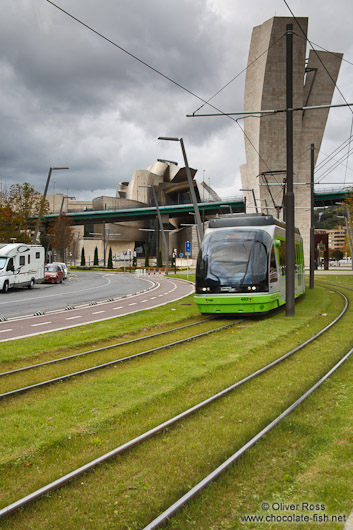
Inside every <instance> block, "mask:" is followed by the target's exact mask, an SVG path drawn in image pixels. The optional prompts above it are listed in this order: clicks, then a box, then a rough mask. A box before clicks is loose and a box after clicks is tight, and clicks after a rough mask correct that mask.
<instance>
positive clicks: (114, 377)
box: [0, 275, 353, 530]
mask: <svg viewBox="0 0 353 530" xmlns="http://www.w3.org/2000/svg"><path fill="white" fill-rule="evenodd" d="M319 281H320V282H321V281H328V282H333V283H337V284H341V285H346V286H347V287H348V286H349V287H353V276H350V277H349V276H341V275H339V277H338V278H337V279H336V278H334V277H333V276H329V277H327V278H326V277H324V276H320V279H317V283H316V288H315V290H311V291H310V290H307V293H306V295H305V296H303V297H302V298H301V299H300V300H298V302H297V304H296V315H295V317H294V318H287V317H285V312H284V310H283V309H281V310H278V311H275V312H273V313H271V315H268V316H265V317H256V318H250V319H246V320H245V321H243V322H242V323H241V324H239V325H237V326H234V327H232V328H229V329H227V330H224V331H221V332H219V333H217V334H214V335H211V336H209V337H206V338H203V339H200V340H199V341H198V342H193V343H188V344H183V345H179V346H176V347H174V348H171V349H168V350H165V351H160V352H158V353H155V354H153V355H152V356H149V357H147V358H141V359H139V360H136V361H132V362H131V363H128V364H127V365H125V366H122V365H121V366H118V367H117V368H109V369H104V370H102V371H100V372H99V373H97V374H90V375H87V376H83V377H80V378H75V379H74V380H71V381H70V382H66V383H62V384H58V385H53V386H52V387H49V388H46V389H41V390H36V391H33V392H30V393H28V394H26V395H23V396H17V397H16V398H12V399H7V400H4V401H3V402H2V403H1V411H0V414H1V424H2V434H1V438H2V443H1V453H0V463H1V465H0V482H1V483H2V486H3V487H2V488H1V489H2V493H1V497H0V499H1V501H0V502H1V506H5V505H7V504H9V503H10V502H13V501H14V500H16V499H17V498H19V497H21V496H23V495H25V494H28V493H30V492H31V491H33V490H34V489H36V488H39V487H40V486H42V485H44V484H45V483H47V482H49V481H51V480H54V479H55V478H58V477H59V476H61V475H62V474H64V473H67V472H69V471H71V470H72V469H74V468H75V467H77V466H79V465H82V464H84V463H86V462H88V461H90V460H92V459H93V458H96V457H98V456H100V455H101V454H103V453H105V452H106V451H109V450H111V449H113V448H114V447H116V446H118V445H120V444H122V443H124V442H126V441H127V440H129V439H131V438H132V437H134V436H137V435H138V434H140V433H142V432H144V431H145V430H147V429H149V428H151V427H152V426H155V425H157V424H158V423H160V422H162V421H164V420H166V419H168V418H170V417H172V416H173V415H175V414H177V413H179V412H181V411H183V410H185V409H186V408H188V407H190V406H192V405H193V404H195V403H197V402H199V401H201V400H202V399H205V398H206V397H208V396H209V395H211V394H213V393H215V392H217V391H219V390H221V389H223V388H225V387H226V386H228V385H230V384H232V383H233V382H235V381H236V380H240V379H241V378H243V377H244V376H245V375H247V374H248V373H251V372H252V371H253V370H255V369H257V368H260V367H261V366H263V365H264V364H266V363H267V362H270V361H271V360H273V359H275V358H277V357H278V356H279V355H281V354H283V353H285V352H286V351H288V350H289V349H291V348H293V347H294V346H296V345H297V344H298V343H300V342H302V341H303V340H305V339H307V338H308V337H309V336H311V335H313V334H314V333H315V332H317V331H318V330H319V329H321V328H322V327H323V326H325V325H326V324H328V323H329V322H330V321H331V320H332V319H333V318H334V317H335V316H336V315H337V314H338V313H339V312H340V310H341V309H342V307H343V300H342V298H341V297H340V296H339V295H338V294H337V293H335V292H334V291H333V290H332V289H330V288H327V287H324V286H322V285H321V284H319ZM346 294H347V296H348V297H349V298H350V300H351V303H352V302H353V291H352V292H351V291H348V290H346ZM172 309H173V311H172ZM199 318H200V316H199V315H198V314H197V309H196V307H195V306H194V304H193V303H192V297H189V298H186V299H184V300H181V301H178V302H176V303H175V304H169V305H166V306H163V307H162V308H160V309H156V310H152V311H149V312H147V314H146V312H143V314H136V315H129V316H126V317H122V318H120V319H116V321H115V320H114V321H111V320H110V321H108V322H106V323H104V322H102V323H97V324H94V325H90V326H82V327H81V328H74V329H71V330H68V331H65V332H58V333H53V334H52V335H50V336H48V335H45V336H42V337H37V338H36V337H33V338H30V339H23V340H19V341H16V342H17V344H16V345H15V344H14V343H13V342H12V341H11V343H8V344H6V343H5V344H4V346H5V351H4V352H2V354H3V355H4V358H3V357H2V355H1V359H2V362H1V366H2V365H5V364H6V365H8V364H9V363H10V362H22V361H24V360H28V359H29V360H30V361H31V362H32V361H33V362H34V359H35V360H36V361H37V360H40V359H41V358H42V357H45V356H48V355H49V356H50V355H56V354H57V352H63V351H69V350H71V349H72V348H77V349H79V348H81V349H83V348H85V347H87V346H88V347H97V345H100V344H102V343H104V342H108V343H109V342H110V341H111V342H114V340H115V339H116V337H119V338H123V337H127V336H131V335H135V334H137V333H146V332H147V331H148V332H150V331H151V330H152V329H162V328H163V327H164V326H166V327H168V326H172V323H173V322H177V323H178V324H180V323H181V322H185V321H190V322H191V321H192V320H193V319H194V320H197V319H199ZM352 320H353V318H352V309H351V308H350V309H349V310H348V314H346V315H345V316H344V317H343V319H342V321H341V322H340V323H339V324H337V325H336V326H335V327H334V328H333V329H331V330H330V331H329V332H328V333H327V334H325V335H324V336H323V337H321V338H320V339H319V340H318V341H317V343H315V344H313V345H312V346H309V347H307V348H306V349H305V350H304V351H302V352H298V353H297V354H295V356H293V357H292V358H290V359H289V360H287V361H285V362H284V363H283V364H281V365H279V366H277V367H276V368H274V369H273V370H271V371H270V372H268V373H266V374H264V375H262V376H261V380H253V381H251V382H250V383H248V384H246V385H244V386H242V387H240V388H239V389H238V390H236V391H235V392H233V393H232V394H229V395H228V396H227V397H225V398H223V399H222V400H219V401H218V402H216V403H214V404H213V405H211V406H210V407H208V408H207V409H204V410H202V411H200V412H198V413H197V414H195V415H193V416H192V417H190V418H189V419H188V420H186V421H184V422H183V423H182V424H179V425H177V426H175V427H173V428H171V429H168V430H166V431H165V432H164V433H162V434H160V435H158V436H156V437H155V438H153V439H150V440H149V441H147V442H145V443H143V444H141V445H140V446H139V447H137V448H135V449H133V450H131V451H129V452H128V453H126V454H124V455H121V456H119V457H117V458H115V459H114V460H113V461H112V462H110V463H107V464H105V465H102V466H100V467H99V468H97V469H96V470H95V471H93V472H90V473H88V474H86V475H84V476H82V477H81V479H78V480H76V481H74V482H72V483H71V484H70V485H69V486H67V487H65V488H62V489H61V490H58V491H56V492H54V493H52V494H50V495H48V496H47V497H46V498H44V499H42V500H40V501H38V502H36V503H34V504H33V505H31V506H29V507H27V508H25V509H24V510H23V511H22V512H19V513H17V514H14V515H13V516H11V517H9V518H8V519H6V520H4V521H2V528H6V529H7V528H14V529H15V528H16V529H17V528H25V529H26V530H27V529H28V530H30V529H34V528H36V529H38V528H39V529H41V528H43V529H47V528H57V529H61V528H68V529H76V528H84V529H86V528H87V529H91V528H92V529H93V528H97V527H98V528H114V529H117V528H118V529H126V530H127V529H137V528H142V527H143V526H144V525H146V524H147V523H148V522H149V521H150V520H152V519H153V518H154V517H156V516H157V515H158V514H159V513H160V512H161V511H163V510H164V509H165V508H166V507H168V506H169V505H170V504H171V503H173V502H174V501H175V500H176V499H177V498H178V497H179V496H180V495H182V494H183V493H184V492H185V491H186V490H187V489H188V487H190V486H192V485H194V484H195V483H197V482H198V481H199V480H201V479H202V478H203V477H204V476H206V475H207V474H208V473H209V472H210V471H212V469H214V468H215V467H217V466H218V465H219V464H220V463H221V462H222V461H223V460H225V459H226V458H227V457H228V456H230V455H231V454H232V453H233V452H234V451H236V450H237V448H239V447H240V446H241V445H242V444H243V443H245V442H246V441H247V440H248V439H250V438H251V437H252V436H253V435H254V434H255V433H256V432H257V431H258V430H260V429H261V428H263V427H264V426H265V425H266V424H267V423H268V422H269V421H271V420H272V419H273V417H274V416H275V415H276V414H278V413H280V412H281V411H282V410H284V409H285V408H286V407H287V406H288V405H289V404H290V403H292V402H293V401H294V400H295V399H297V397H298V396H299V395H300V394H301V393H302V392H304V391H305V390H306V389H307V388H309V387H310V386H311V385H312V384H313V383H314V382H315V381H316V380H317V379H319V377H321V376H322V375H323V373H325V372H326V371H327V370H328V369H329V368H330V367H331V366H332V365H333V364H334V363H335V362H336V361H337V360H338V359H339V358H340V357H341V355H342V354H343V353H345V352H346V351H348V349H350V348H351V347H352V335H351V329H352ZM15 346H17V348H16V347H15ZM16 352H17V353H16ZM352 368H353V360H351V359H350V360H349V361H347V362H346V363H345V365H343V367H342V368H341V369H340V370H339V371H338V372H337V373H336V374H335V375H334V376H333V377H332V379H330V380H329V381H328V382H327V383H325V384H324V385H323V386H322V387H321V388H320V389H319V390H317V391H316V392H315V393H314V394H313V395H312V396H311V397H310V398H308V400H307V401H306V402H305V403H304V404H303V405H301V406H300V407H299V408H298V409H296V411H295V412H294V413H293V414H291V415H290V416H288V417H287V418H286V419H285V420H284V421H283V422H282V423H281V424H280V425H279V426H278V427H277V428H275V429H274V430H273V431H272V432H271V433H269V434H268V435H267V436H266V437H265V439H264V440H262V441H261V442H259V443H258V444H257V446H256V447H255V448H253V449H252V450H251V451H250V452H249V453H248V454H246V455H245V456H244V457H242V459H241V460H240V461H239V462H238V463H237V464H236V465H234V466H233V467H232V468H231V469H229V470H228V471H227V472H226V474H225V475H224V476H222V477H221V478H220V479H219V480H217V481H216V482H215V483H214V484H212V486H211V487H209V488H208V489H207V490H205V491H204V493H203V494H202V495H200V496H199V497H198V498H196V499H195V500H194V501H193V502H191V503H190V505H188V506H187V507H186V508H185V509H184V510H182V511H181V512H180V513H179V514H177V515H176V516H175V517H174V518H173V519H172V520H171V521H170V522H169V523H168V525H167V528H178V529H184V528H185V529H188V528H197V529H205V530H206V529H224V528H227V529H237V528H251V529H253V528H269V529H272V528H273V529H277V528H287V529H288V528H294V527H295V528H325V529H326V528H327V529H329V528H342V527H343V523H342V522H339V523H337V524H336V523H335V522H332V520H331V519H330V521H329V522H326V521H325V525H321V526H320V525H319V523H317V522H316V521H312V522H310V523H305V524H304V523H303V524H301V523H296V524H295V526H291V525H290V524H288V523H286V524H282V523H279V522H278V521H274V522H273V523H266V525H264V523H253V522H252V523H246V522H242V521H241V516H243V515H246V514H256V515H264V513H265V514H266V515H271V514H273V516H278V515H288V514H289V510H288V509H287V510H279V509H276V508H277V504H278V506H280V503H282V504H283V505H289V504H293V505H295V507H296V509H295V510H294V512H293V511H292V512H290V513H292V514H293V513H295V514H297V515H298V516H299V515H300V514H304V515H305V514H309V515H310V516H312V515H313V513H317V514H319V515H327V517H332V516H333V515H337V516H338V515H342V517H343V516H346V515H348V514H349V513H350V511H351V509H352V507H353V503H352V493H353V489H352V480H351V476H352V467H353V465H352V449H353V436H352V431H351V425H352V420H353V390H352V385H351V373H352ZM1 371H2V370H1ZM260 381H261V382H260ZM264 502H267V503H268V504H269V507H270V509H269V510H264V509H263V508H262V507H261V506H262V504H263V503H264ZM302 503H308V505H309V504H310V503H311V504H314V505H320V508H318V509H316V508H315V509H314V510H311V511H310V510H305V509H303V504H302ZM297 505H298V509H297ZM281 506H282V505H281ZM305 506H306V505H305ZM322 506H324V508H322Z"/></svg>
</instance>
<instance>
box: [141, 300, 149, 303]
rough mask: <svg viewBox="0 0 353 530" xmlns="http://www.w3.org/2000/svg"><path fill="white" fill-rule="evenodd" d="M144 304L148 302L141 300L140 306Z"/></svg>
mask: <svg viewBox="0 0 353 530" xmlns="http://www.w3.org/2000/svg"><path fill="white" fill-rule="evenodd" d="M145 302H148V300H141V302H140V304H144V303H145Z"/></svg>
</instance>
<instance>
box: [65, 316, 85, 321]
mask: <svg viewBox="0 0 353 530" xmlns="http://www.w3.org/2000/svg"><path fill="white" fill-rule="evenodd" d="M74 318H82V315H77V317H67V318H65V320H74Z"/></svg>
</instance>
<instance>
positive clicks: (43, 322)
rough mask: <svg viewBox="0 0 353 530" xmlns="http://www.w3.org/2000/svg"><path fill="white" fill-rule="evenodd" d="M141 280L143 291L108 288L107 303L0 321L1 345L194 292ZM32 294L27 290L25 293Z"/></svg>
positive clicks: (177, 283) (164, 280)
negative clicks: (108, 299) (116, 290)
mask: <svg viewBox="0 0 353 530" xmlns="http://www.w3.org/2000/svg"><path fill="white" fill-rule="evenodd" d="M125 279H126V275H124V276H121V280H122V282H124V281H125ZM140 281H142V282H143V285H144V287H145V290H141V292H135V293H134V294H128V295H126V294H120V295H117V296H114V297H113V293H112V289H111V292H110V299H111V298H112V297H113V300H111V301H109V302H107V301H98V302H96V303H95V304H94V305H90V303H84V304H81V305H79V306H77V305H76V306H75V307H73V306H72V309H67V308H66V309H61V310H56V311H49V312H46V313H44V314H43V315H37V316H27V317H26V316H25V317H14V318H12V319H10V320H8V321H5V322H0V342H4V341H8V340H15V339H19V338H23V337H30V336H33V335H38V334H41V333H50V332H52V331H59V330H62V329H67V328H70V327H75V326H82V325H84V324H89V323H92V322H99V321H101V320H108V319H112V318H116V317H119V316H123V315H127V314H130V313H134V312H137V311H146V310H148V309H152V308H154V307H158V306H160V305H163V304H167V303H169V302H172V301H175V300H179V299H180V298H183V297H185V296H188V295H189V294H191V293H193V292H194V286H193V284H191V283H188V282H184V281H181V280H176V279H171V278H168V277H163V276H162V277H158V276H157V277H155V278H153V280H152V279H149V280H148V279H146V280H140ZM110 285H111V284H110ZM57 287H60V285H58V286H57ZM147 287H148V288H147ZM32 292H33V291H29V293H27V294H31V293H32ZM43 292H44V291H43ZM91 303H92V302H91Z"/></svg>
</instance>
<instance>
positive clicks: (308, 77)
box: [241, 17, 343, 264]
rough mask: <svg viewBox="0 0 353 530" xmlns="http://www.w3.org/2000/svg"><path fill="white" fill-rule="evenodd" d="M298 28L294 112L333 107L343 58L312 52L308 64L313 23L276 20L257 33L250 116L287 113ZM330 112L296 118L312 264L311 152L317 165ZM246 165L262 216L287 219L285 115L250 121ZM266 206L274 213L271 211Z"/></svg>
mask: <svg viewBox="0 0 353 530" xmlns="http://www.w3.org/2000/svg"><path fill="white" fill-rule="evenodd" d="M287 24H293V32H294V35H293V107H294V108H298V107H308V106H316V105H329V104H330V103H331V101H332V95H333V92H334V88H335V83H336V80H337V76H338V72H339V68H340V65H341V61H342V56H343V55H342V54H340V53H331V52H323V51H313V50H310V51H309V56H308V58H306V57H307V56H306V49H307V42H306V39H305V36H304V34H303V31H304V33H305V35H306V34H307V28H308V19H307V18H306V17H303V18H297V19H296V20H295V19H293V18H291V17H274V18H271V19H270V20H268V21H267V22H264V23H263V24H262V25H261V26H257V27H255V28H254V29H253V34H252V38H251V44H250V51H249V59H248V70H247V75H246V82H245V97H244V111H251V110H280V109H285V108H286V38H285V33H286V26H287ZM328 113H329V109H320V110H307V111H305V112H303V111H296V112H294V113H293V136H294V144H293V158H294V194H295V207H296V209H295V225H296V226H297V227H298V228H299V229H300V232H301V234H302V236H303V239H304V253H305V262H306V264H309V242H310V185H309V183H310V146H311V144H314V145H315V162H316V159H317V155H318V152H319V149H320V146H321V142H322V138H323V134H324V130H325V126H326V121H327V117H328ZM244 132H245V151H246V164H244V165H243V166H242V167H241V179H242V187H243V188H245V189H250V190H254V193H255V198H256V203H257V207H258V210H259V211H262V212H265V213H266V212H267V211H268V212H269V213H270V214H273V215H276V216H277V217H280V218H282V216H283V208H282V205H283V196H284V191H285V190H284V185H283V184H284V182H285V179H286V115H285V113H279V114H275V115H269V116H264V115H262V117H260V116H259V115H258V116H257V117H249V118H246V119H245V123H244ZM244 194H245V197H246V201H247V212H249V213H251V212H254V211H255V205H254V201H253V195H252V192H244ZM266 206H267V208H268V210H267V209H266Z"/></svg>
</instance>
